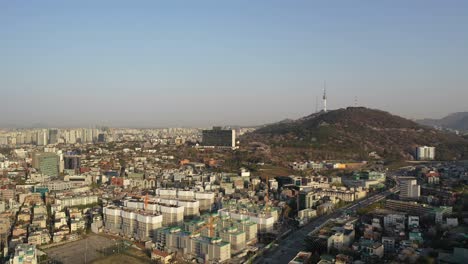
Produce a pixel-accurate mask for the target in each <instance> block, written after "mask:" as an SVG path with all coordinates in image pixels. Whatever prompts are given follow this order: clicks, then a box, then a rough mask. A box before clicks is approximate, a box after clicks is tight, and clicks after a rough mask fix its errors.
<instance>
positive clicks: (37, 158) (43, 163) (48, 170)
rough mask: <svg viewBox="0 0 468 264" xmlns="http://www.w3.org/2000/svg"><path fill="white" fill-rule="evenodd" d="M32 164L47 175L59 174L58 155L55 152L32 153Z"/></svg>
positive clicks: (54, 175)
mask: <svg viewBox="0 0 468 264" xmlns="http://www.w3.org/2000/svg"><path fill="white" fill-rule="evenodd" d="M32 166H33V168H35V169H38V170H39V172H40V173H42V174H43V175H47V176H52V177H56V176H59V156H57V154H55V153H49V152H37V153H34V154H33V158H32Z"/></svg>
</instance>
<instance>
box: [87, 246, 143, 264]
mask: <svg viewBox="0 0 468 264" xmlns="http://www.w3.org/2000/svg"><path fill="white" fill-rule="evenodd" d="M127 263H132V264H134V263H135V264H147V263H151V260H150V259H149V258H148V257H147V256H146V255H145V254H144V253H143V252H142V251H138V250H135V249H130V250H128V251H127V252H126V254H115V255H110V256H108V257H103V258H99V259H96V260H95V261H93V262H92V264H127Z"/></svg>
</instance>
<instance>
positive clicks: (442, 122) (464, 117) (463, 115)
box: [416, 112, 468, 131]
mask: <svg viewBox="0 0 468 264" xmlns="http://www.w3.org/2000/svg"><path fill="white" fill-rule="evenodd" d="M416 122H418V123H420V124H422V125H426V126H438V127H443V128H449V129H455V130H461V131H468V112H459V113H453V114H450V115H448V116H446V117H444V118H441V119H421V120H417V121H416Z"/></svg>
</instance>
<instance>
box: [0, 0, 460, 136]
mask: <svg viewBox="0 0 468 264" xmlns="http://www.w3.org/2000/svg"><path fill="white" fill-rule="evenodd" d="M467 11H468V3H464V2H459V1H443V2H441V1H422V0H416V1H410V2H408V1H401V0H400V1H378V2H374V1H352V2H348V1H340V2H339V3H338V2H337V3H335V5H333V4H331V3H329V2H327V3H324V2H323V3H316V2H311V1H305V0H304V1H300V0H298V1H287V2H285V1H276V0H274V1H244V0H243V1H229V2H228V1H222V2H220V1H180V2H179V1H170V2H159V1H141V2H138V3H130V2H127V1H107V0H106V1H79V2H69V1H65V2H64V1H48V0H46V1H40V2H39V1H38V2H28V3H27V4H26V3H24V2H18V1H2V2H0V23H2V25H6V26H4V27H0V35H1V36H2V41H1V42H0V57H1V58H2V60H0V92H1V96H0V98H2V99H3V100H2V102H1V104H0V113H2V115H0V127H7V126H16V127H31V126H33V125H34V124H45V125H47V126H50V127H80V126H81V127H88V126H90V125H106V126H112V127H207V126H212V125H218V124H219V125H242V126H252V125H262V124H267V123H272V122H277V121H280V120H283V119H286V118H292V119H296V118H299V117H302V116H305V115H308V114H311V113H313V112H314V111H315V109H316V108H317V106H316V100H317V98H318V109H321V108H322V103H321V97H322V89H323V83H324V81H326V83H327V96H328V107H329V109H338V108H343V107H348V106H354V105H355V104H356V103H355V98H357V105H358V106H364V107H369V108H374V109H381V110H384V111H388V112H390V113H392V114H395V115H400V116H403V117H406V118H410V119H422V118H441V117H444V116H446V115H448V114H451V113H454V112H464V111H465V112H466V111H468V106H467V105H468V104H467V103H466V98H468V75H467V74H466V73H465V71H466V69H468V33H467V31H466V25H467V24H468V16H466V14H467Z"/></svg>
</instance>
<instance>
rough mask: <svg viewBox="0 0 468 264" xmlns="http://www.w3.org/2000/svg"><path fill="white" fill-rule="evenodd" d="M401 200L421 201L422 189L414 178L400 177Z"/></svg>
mask: <svg viewBox="0 0 468 264" xmlns="http://www.w3.org/2000/svg"><path fill="white" fill-rule="evenodd" d="M399 180H400V198H401V199H419V196H420V195H421V187H420V186H419V185H418V182H417V180H416V179H415V178H413V177H400V178H399Z"/></svg>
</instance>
